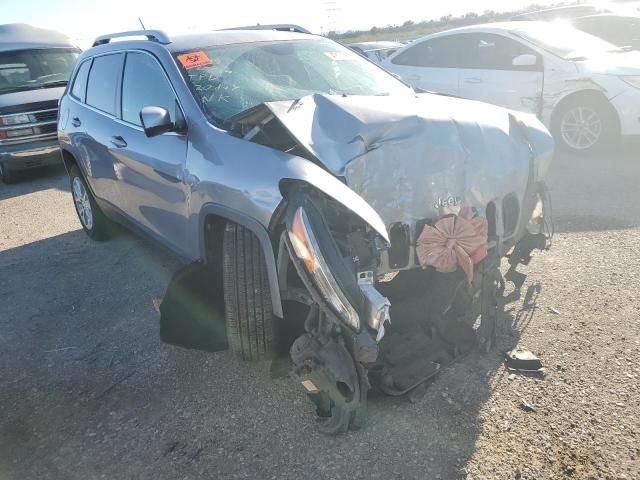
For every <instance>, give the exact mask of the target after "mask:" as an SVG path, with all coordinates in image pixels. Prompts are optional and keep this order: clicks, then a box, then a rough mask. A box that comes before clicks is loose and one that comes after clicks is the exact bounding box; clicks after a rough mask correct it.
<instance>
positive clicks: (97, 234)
mask: <svg viewBox="0 0 640 480" xmlns="http://www.w3.org/2000/svg"><path fill="white" fill-rule="evenodd" d="M76 182H79V183H80V184H81V185H82V189H83V190H82V191H83V192H84V193H86V201H85V202H79V201H78V198H77V195H78V190H77V188H78V187H77V186H76ZM69 183H70V185H71V196H72V198H73V205H74V206H75V208H76V213H77V214H78V220H80V225H82V229H83V230H84V231H85V233H86V234H87V235H88V236H89V238H91V239H92V240H96V241H99V242H102V241H105V240H109V239H110V238H111V237H113V235H114V233H115V225H114V224H113V222H111V221H110V220H109V219H108V218H107V217H106V216H105V214H104V213H103V212H102V210H101V209H100V207H99V206H98V204H97V203H96V201H95V199H94V198H93V194H92V193H91V190H89V187H87V183H86V182H85V181H84V178H83V177H82V174H81V173H80V170H79V169H78V167H76V166H73V167H71V170H70V171H69ZM74 188H75V190H74ZM86 202H88V205H89V206H90V209H88V210H87V209H84V210H83V209H82V207H81V206H80V204H81V203H86ZM81 210H83V211H81ZM89 217H90V218H91V220H90V221H89V220H88V218H89Z"/></svg>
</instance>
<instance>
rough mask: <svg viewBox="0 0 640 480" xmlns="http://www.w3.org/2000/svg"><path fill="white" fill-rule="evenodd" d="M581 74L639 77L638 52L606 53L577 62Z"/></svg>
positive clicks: (639, 54) (639, 60)
mask: <svg viewBox="0 0 640 480" xmlns="http://www.w3.org/2000/svg"><path fill="white" fill-rule="evenodd" d="M576 65H577V66H578V69H579V70H580V72H581V73H599V74H602V75H640V52H638V51H633V52H625V53H606V54H601V55H596V56H592V57H589V58H588V59H587V60H581V61H577V62H576Z"/></svg>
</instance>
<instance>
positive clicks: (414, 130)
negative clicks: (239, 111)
mask: <svg viewBox="0 0 640 480" xmlns="http://www.w3.org/2000/svg"><path fill="white" fill-rule="evenodd" d="M266 105H267V107H268V108H269V109H270V110H271V112H272V113H273V114H274V115H275V116H276V117H277V118H278V120H279V121H280V122H281V123H282V124H283V125H284V126H285V128H287V129H288V130H289V132H290V133H291V134H292V135H293V136H294V137H295V138H296V139H297V140H298V142H299V143H300V144H301V145H302V146H303V147H305V148H306V149H308V150H309V152H310V153H311V154H312V155H313V156H315V157H316V158H317V159H318V160H319V161H320V162H322V163H323V164H324V165H325V166H326V168H327V169H328V170H330V171H331V172H332V173H334V174H335V175H337V176H342V177H344V178H345V179H346V182H347V184H348V186H349V187H351V188H352V189H353V190H354V191H355V192H357V193H358V194H359V195H361V196H362V197H363V198H364V199H365V200H366V201H367V202H368V203H369V204H370V205H371V206H372V207H373V208H374V209H375V210H376V211H377V212H378V213H379V214H380V216H381V217H382V219H383V220H384V222H385V224H386V225H387V226H389V225H390V224H392V223H395V222H399V221H401V222H403V223H409V224H414V223H415V222H416V221H418V220H422V219H425V218H435V217H437V216H439V215H442V214H443V213H447V212H446V207H447V206H446V205H444V206H443V205H442V203H443V202H444V203H446V202H447V201H449V200H450V199H458V200H457V204H467V205H471V206H474V207H477V208H478V209H480V211H484V208H485V207H486V205H487V204H488V203H489V202H490V201H491V200H494V199H496V198H501V197H504V196H505V195H507V194H509V193H512V192H513V193H516V195H517V196H518V198H519V200H520V201H521V202H522V198H523V196H524V192H525V190H526V187H527V184H528V179H529V174H530V172H532V173H533V175H534V177H535V180H539V179H541V178H542V177H543V176H544V175H545V174H546V171H547V168H548V165H549V162H550V158H551V155H552V152H553V140H552V139H551V136H550V135H549V133H548V132H547V130H546V129H545V127H544V126H543V125H542V124H541V123H540V122H539V121H538V120H537V119H536V118H535V117H534V116H532V115H527V114H522V113H515V112H510V111H509V110H506V109H504V108H500V107H495V106H492V105H489V104H485V103H481V102H474V101H469V100H462V99H457V98H451V97H445V96H439V95H434V94H418V95H407V96H406V97H400V96H393V97H391V96H380V97H359V96H349V97H340V96H327V95H313V96H309V97H304V98H302V99H300V100H298V101H294V102H288V101H287V102H271V103H267V104H266ZM530 147H532V148H533V152H534V153H533V155H532V153H531V152H532V150H531V148H530Z"/></svg>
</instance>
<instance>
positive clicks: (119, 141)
mask: <svg viewBox="0 0 640 480" xmlns="http://www.w3.org/2000/svg"><path fill="white" fill-rule="evenodd" d="M111 144H112V145H113V146H114V147H117V148H124V147H126V146H127V142H125V141H124V138H122V137H121V136H120V135H116V136H114V137H111Z"/></svg>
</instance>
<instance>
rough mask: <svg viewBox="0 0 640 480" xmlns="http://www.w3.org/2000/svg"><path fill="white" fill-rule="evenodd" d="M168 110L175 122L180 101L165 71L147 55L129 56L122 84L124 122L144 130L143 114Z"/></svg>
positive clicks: (128, 54) (134, 54)
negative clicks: (156, 109) (150, 109)
mask: <svg viewBox="0 0 640 480" xmlns="http://www.w3.org/2000/svg"><path fill="white" fill-rule="evenodd" d="M146 106H154V107H164V108H166V109H167V110H168V111H169V113H170V114H171V119H172V120H174V121H175V117H176V115H175V113H176V98H175V95H174V93H173V90H172V89H171V85H169V82H168V80H167V78H166V77H165V74H164V71H163V70H162V68H161V67H160V65H159V64H158V62H157V61H155V60H154V59H153V58H152V57H151V56H150V55H147V54H145V53H127V60H126V62H125V67H124V76H123V80H122V119H123V120H124V121H126V122H129V123H133V124H134V125H139V126H142V122H141V121H140V110H142V108H143V107H146Z"/></svg>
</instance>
